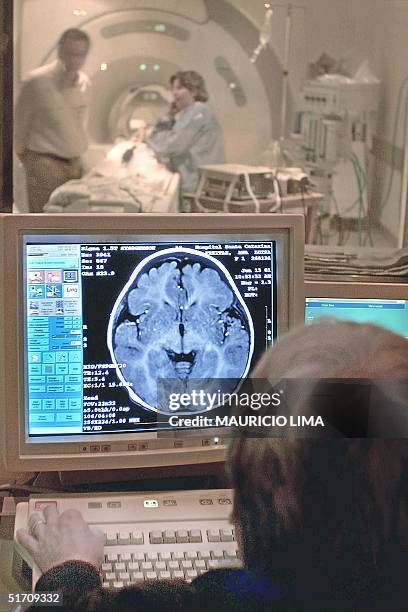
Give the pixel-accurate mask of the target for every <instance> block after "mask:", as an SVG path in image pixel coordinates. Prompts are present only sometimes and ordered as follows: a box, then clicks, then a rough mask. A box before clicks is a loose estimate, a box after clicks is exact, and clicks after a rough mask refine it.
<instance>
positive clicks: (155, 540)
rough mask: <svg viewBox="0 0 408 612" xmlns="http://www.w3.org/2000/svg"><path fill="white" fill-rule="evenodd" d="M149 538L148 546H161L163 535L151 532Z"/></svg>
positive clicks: (158, 532) (159, 532)
mask: <svg viewBox="0 0 408 612" xmlns="http://www.w3.org/2000/svg"><path fill="white" fill-rule="evenodd" d="M149 538H150V544H163V534H162V532H161V531H151V532H150V534H149Z"/></svg>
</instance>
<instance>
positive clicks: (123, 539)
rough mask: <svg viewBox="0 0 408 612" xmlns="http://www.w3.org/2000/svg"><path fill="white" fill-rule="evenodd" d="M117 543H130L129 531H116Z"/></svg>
mask: <svg viewBox="0 0 408 612" xmlns="http://www.w3.org/2000/svg"><path fill="white" fill-rule="evenodd" d="M118 542H119V544H130V533H129V532H128V531H120V532H119V533H118Z"/></svg>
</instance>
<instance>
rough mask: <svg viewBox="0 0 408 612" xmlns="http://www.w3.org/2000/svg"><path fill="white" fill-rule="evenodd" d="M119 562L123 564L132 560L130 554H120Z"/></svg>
mask: <svg viewBox="0 0 408 612" xmlns="http://www.w3.org/2000/svg"><path fill="white" fill-rule="evenodd" d="M119 556H120V560H121V561H124V562H125V563H128V562H129V561H131V560H132V553H130V552H124V553H120V555H119Z"/></svg>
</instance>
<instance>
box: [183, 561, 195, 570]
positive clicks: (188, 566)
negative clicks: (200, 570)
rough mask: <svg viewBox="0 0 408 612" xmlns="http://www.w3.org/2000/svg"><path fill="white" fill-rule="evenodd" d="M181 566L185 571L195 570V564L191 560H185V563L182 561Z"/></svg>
mask: <svg viewBox="0 0 408 612" xmlns="http://www.w3.org/2000/svg"><path fill="white" fill-rule="evenodd" d="M180 565H181V567H182V568H183V569H193V562H192V561H190V559H185V560H184V561H181V563H180Z"/></svg>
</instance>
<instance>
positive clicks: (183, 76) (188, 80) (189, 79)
mask: <svg viewBox="0 0 408 612" xmlns="http://www.w3.org/2000/svg"><path fill="white" fill-rule="evenodd" d="M174 81H180V84H181V85H182V86H183V87H185V88H186V89H188V90H190V91H191V92H193V93H194V99H195V100H196V102H207V100H208V92H207V88H206V86H205V81H204V79H203V77H202V76H201V74H198V72H195V71H194V70H180V71H179V72H176V73H175V74H173V76H171V77H170V85H173V83H174Z"/></svg>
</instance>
